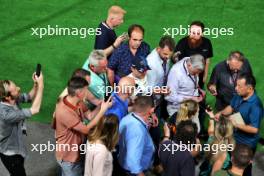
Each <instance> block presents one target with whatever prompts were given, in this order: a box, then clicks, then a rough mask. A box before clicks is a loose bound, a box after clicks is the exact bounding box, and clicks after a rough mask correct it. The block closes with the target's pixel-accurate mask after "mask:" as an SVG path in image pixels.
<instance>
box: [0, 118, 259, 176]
mask: <svg viewBox="0 0 264 176" xmlns="http://www.w3.org/2000/svg"><path fill="white" fill-rule="evenodd" d="M27 126H28V136H27V137H25V141H26V143H27V148H28V157H27V158H26V160H25V167H26V172H27V175H28V176H56V175H58V174H57V172H58V166H57V163H56V159H55V154H54V152H48V151H46V152H43V153H42V154H40V153H39V152H36V151H31V150H33V148H34V147H33V146H32V145H31V144H33V145H36V144H48V141H50V143H51V144H55V139H54V131H53V130H52V129H51V127H50V125H49V124H43V123H38V122H31V121H28V122H27ZM263 174H264V153H256V155H255V158H254V161H253V176H263ZM8 175H9V174H8V172H7V171H6V169H5V168H4V167H3V165H2V162H1V161H0V176H8ZM150 175H151V174H150Z"/></svg>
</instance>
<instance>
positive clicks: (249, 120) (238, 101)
mask: <svg viewBox="0 0 264 176" xmlns="http://www.w3.org/2000/svg"><path fill="white" fill-rule="evenodd" d="M230 105H231V107H232V108H233V109H234V111H235V112H240V114H241V116H242V118H243V120H244V122H245V124H246V125H250V126H252V127H255V128H258V129H259V128H260V124H261V120H262V118H263V105H262V102H261V100H260V99H259V97H258V96H257V94H256V93H254V94H253V95H252V96H251V97H250V98H249V99H247V100H243V98H242V97H241V96H239V95H235V96H234V97H233V98H232V100H231V103H230ZM234 137H235V140H236V143H238V144H247V145H249V146H250V147H251V148H252V149H253V148H255V147H256V145H257V142H258V140H259V133H257V134H250V133H246V132H244V131H241V130H239V129H236V130H235V132H234Z"/></svg>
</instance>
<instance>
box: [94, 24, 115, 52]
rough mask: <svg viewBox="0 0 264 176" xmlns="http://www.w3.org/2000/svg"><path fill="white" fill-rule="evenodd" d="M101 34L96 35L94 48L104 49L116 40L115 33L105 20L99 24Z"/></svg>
mask: <svg viewBox="0 0 264 176" xmlns="http://www.w3.org/2000/svg"><path fill="white" fill-rule="evenodd" d="M98 28H101V32H102V33H101V35H96V37H95V44H94V49H106V48H108V47H109V46H111V45H112V44H113V43H114V42H115V40H116V38H117V37H116V33H115V31H114V30H113V29H111V28H110V27H109V26H107V24H106V23H105V22H102V23H100V24H99V26H98Z"/></svg>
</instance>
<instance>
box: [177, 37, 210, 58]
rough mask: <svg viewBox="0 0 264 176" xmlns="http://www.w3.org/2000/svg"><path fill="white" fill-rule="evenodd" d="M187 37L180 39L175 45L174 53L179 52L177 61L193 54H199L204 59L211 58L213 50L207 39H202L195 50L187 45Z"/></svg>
mask: <svg viewBox="0 0 264 176" xmlns="http://www.w3.org/2000/svg"><path fill="white" fill-rule="evenodd" d="M188 38H189V36H186V37H184V38H182V39H181V40H180V41H179V42H178V43H177V45H176V49H175V52H177V51H180V52H181V54H180V55H179V59H180V60H181V59H182V58H184V57H190V56H191V55H193V54H201V55H202V56H203V57H204V58H205V59H208V58H211V57H213V48H212V44H211V41H210V40H209V39H208V38H205V37H202V42H201V44H200V45H199V46H198V47H196V48H191V47H190V46H189V44H188Z"/></svg>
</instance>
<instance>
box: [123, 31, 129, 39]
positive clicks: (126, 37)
mask: <svg viewBox="0 0 264 176" xmlns="http://www.w3.org/2000/svg"><path fill="white" fill-rule="evenodd" d="M122 36H123V37H124V39H125V40H128V38H129V37H128V33H127V32H124V33H123V34H122Z"/></svg>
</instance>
